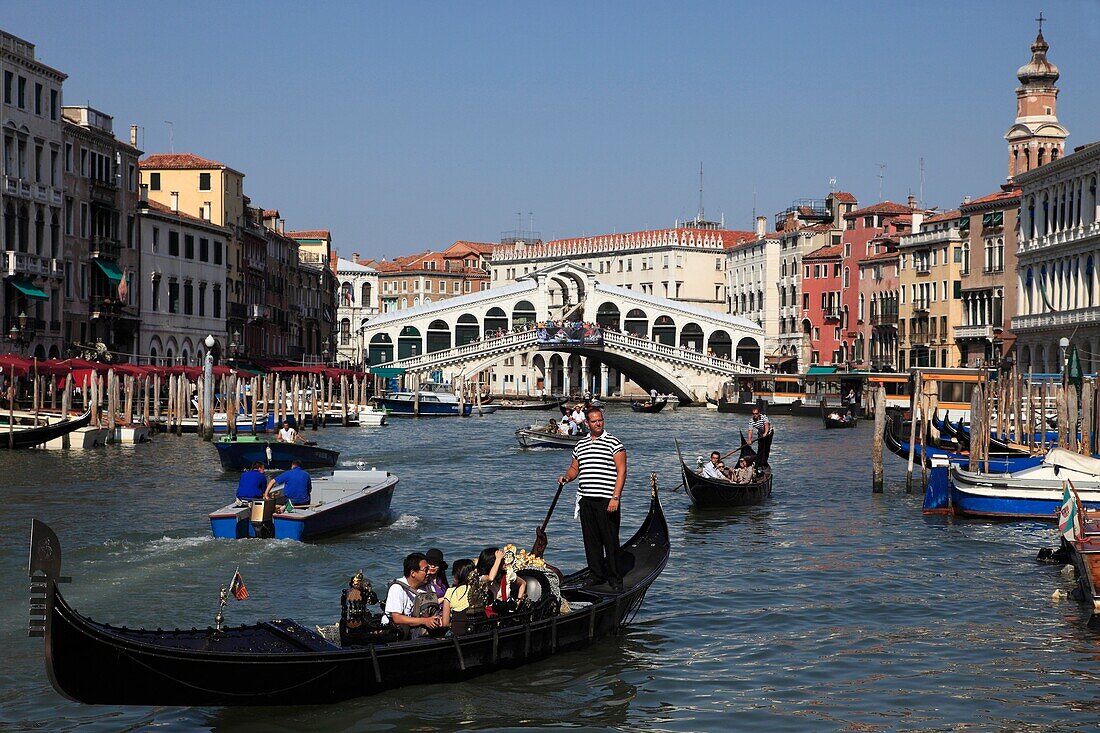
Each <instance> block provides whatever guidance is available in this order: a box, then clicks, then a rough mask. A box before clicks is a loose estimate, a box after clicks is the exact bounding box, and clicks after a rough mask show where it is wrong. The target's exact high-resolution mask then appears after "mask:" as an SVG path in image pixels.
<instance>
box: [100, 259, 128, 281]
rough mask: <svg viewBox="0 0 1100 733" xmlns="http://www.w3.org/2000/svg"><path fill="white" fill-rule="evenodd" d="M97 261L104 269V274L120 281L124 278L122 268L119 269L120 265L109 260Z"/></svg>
mask: <svg viewBox="0 0 1100 733" xmlns="http://www.w3.org/2000/svg"><path fill="white" fill-rule="evenodd" d="M95 263H96V264H97V265H99V269H101V270H103V274H104V275H106V276H107V277H108V278H110V279H111V280H114V281H115V282H118V281H120V280H122V270H120V269H118V265H116V264H115V263H113V262H109V261H107V260H98V259H97V260H96V261H95Z"/></svg>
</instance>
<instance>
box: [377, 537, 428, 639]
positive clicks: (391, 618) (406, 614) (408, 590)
mask: <svg viewBox="0 0 1100 733" xmlns="http://www.w3.org/2000/svg"><path fill="white" fill-rule="evenodd" d="M404 573H405V577H404V578H403V579H402V578H395V579H394V581H393V583H391V584H390V589H389V592H387V593H386V612H385V613H384V614H383V615H382V623H383V624H396V625H398V626H407V627H410V628H415V627H417V626H421V627H423V628H425V629H438V628H439V626H440V624H441V623H442V621H441V620H440V618H439V617H438V616H431V617H428V618H420V617H418V616H413V615H412V613H413V604H414V602H415V601H416V594H417V592H418V591H419V589H420V586H422V585H424V582H425V581H426V580H427V577H428V558H427V557H426V556H425V555H424V554H422V553H419V552H414V553H413V554H411V555H409V556H408V557H406V558H405V565H404Z"/></svg>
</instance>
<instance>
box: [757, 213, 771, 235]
mask: <svg viewBox="0 0 1100 733" xmlns="http://www.w3.org/2000/svg"><path fill="white" fill-rule="evenodd" d="M767 233H768V217H766V216H758V217H756V238H757V239H763V238H764V235H765V234H767Z"/></svg>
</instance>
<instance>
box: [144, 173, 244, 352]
mask: <svg viewBox="0 0 1100 733" xmlns="http://www.w3.org/2000/svg"><path fill="white" fill-rule="evenodd" d="M141 185H142V186H144V187H146V188H148V191H149V200H151V201H156V202H158V203H161V204H164V205H166V206H169V207H171V209H172V210H173V211H182V212H184V213H185V214H190V215H191V216H195V217H198V218H199V219H203V220H205V221H209V222H210V223H212V224H214V225H215V226H220V227H226V228H227V229H229V231H230V234H229V237H228V240H227V242H226V252H227V255H228V257H227V261H226V275H225V296H226V316H227V318H226V334H227V335H228V334H231V333H233V332H234V331H242V330H243V329H244V325H245V321H246V316H247V314H246V312H245V301H244V277H243V270H242V267H241V260H242V255H241V242H240V239H239V234H238V232H240V231H241V227H242V226H244V224H245V221H244V211H245V201H244V174H243V173H241V172H240V171H236V170H233V169H232V168H230V167H229V166H227V165H225V164H224V163H218V162H216V161H213V160H207V159H206V158H201V157H199V156H198V155H194V154H193V153H158V154H156V155H150V156H148V157H147V158H145V159H144V160H142V161H141Z"/></svg>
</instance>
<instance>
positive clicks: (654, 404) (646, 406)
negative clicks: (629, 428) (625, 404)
mask: <svg viewBox="0 0 1100 733" xmlns="http://www.w3.org/2000/svg"><path fill="white" fill-rule="evenodd" d="M667 404H668V398H667V397H659V398H657V399H656V400H647V401H645V402H637V401H635V400H631V401H630V409H631V410H633V411H634V412H660V411H661V410H663V409H665V405H667Z"/></svg>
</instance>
